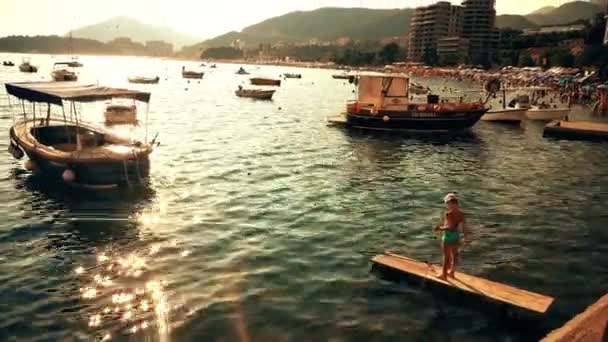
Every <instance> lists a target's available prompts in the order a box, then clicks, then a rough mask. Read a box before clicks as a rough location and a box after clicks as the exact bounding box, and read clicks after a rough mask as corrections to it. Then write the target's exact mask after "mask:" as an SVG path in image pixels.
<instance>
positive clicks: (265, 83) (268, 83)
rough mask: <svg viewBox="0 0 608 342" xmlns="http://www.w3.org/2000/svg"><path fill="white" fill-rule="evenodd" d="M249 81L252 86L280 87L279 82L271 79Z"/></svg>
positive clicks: (254, 78) (260, 78) (251, 79)
mask: <svg viewBox="0 0 608 342" xmlns="http://www.w3.org/2000/svg"><path fill="white" fill-rule="evenodd" d="M249 81H250V82H251V84H253V85H260V86H277V87H280V86H281V80H274V79H272V78H263V77H253V78H250V79H249Z"/></svg>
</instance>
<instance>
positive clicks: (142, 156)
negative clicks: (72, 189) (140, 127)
mask: <svg viewBox="0 0 608 342" xmlns="http://www.w3.org/2000/svg"><path fill="white" fill-rule="evenodd" d="M5 86H6V91H7V93H8V94H9V95H10V96H12V97H15V98H17V99H18V100H19V105H17V106H13V107H17V108H19V109H22V110H23V113H19V114H18V115H19V116H21V114H22V115H23V117H22V119H20V120H19V121H16V122H15V124H14V125H13V126H12V127H11V129H10V144H9V152H10V153H11V154H12V155H13V157H15V158H16V159H21V158H22V157H23V156H24V155H27V157H28V158H29V160H28V161H27V162H26V163H25V167H26V169H28V170H30V171H34V172H36V173H39V174H40V175H43V176H44V177H45V179H48V180H56V181H60V182H63V183H64V184H66V185H71V186H76V187H79V188H86V189H94V190H98V189H107V188H118V187H123V186H125V185H133V184H137V183H143V181H144V179H145V178H146V177H147V176H148V174H149V169H150V160H149V156H150V153H152V150H153V145H154V140H153V141H152V142H148V134H147V117H148V115H147V111H146V127H145V138H144V141H143V142H142V141H137V140H132V139H128V138H124V137H121V136H118V135H116V134H114V133H112V132H110V131H109V130H106V129H103V128H98V127H95V126H93V125H92V124H88V123H85V122H83V121H82V119H81V113H79V112H78V109H77V106H76V103H89V102H98V101H106V100H111V99H114V98H123V99H131V100H133V101H139V102H142V103H145V104H146V105H147V104H148V103H149V102H150V93H147V92H142V91H136V90H129V89H120V88H110V87H103V86H99V85H94V84H78V83H74V82H69V83H67V82H31V83H6V85H5ZM12 97H9V98H12ZM26 102H27V103H28V104H27V105H26ZM30 105H31V112H29V113H28V112H26V107H30ZM66 107H67V110H66ZM78 107H80V106H78ZM57 108H60V111H59V112H58V113H53V111H57V110H56V109H57ZM37 114H38V116H37ZM15 119H16V117H15Z"/></svg>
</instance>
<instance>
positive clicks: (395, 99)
mask: <svg viewBox="0 0 608 342" xmlns="http://www.w3.org/2000/svg"><path fill="white" fill-rule="evenodd" d="M358 83H359V84H358V88H359V94H358V97H357V102H358V103H359V105H360V106H361V107H366V106H367V107H374V108H376V109H385V110H391V109H393V110H399V109H404V106H406V105H407V104H408V102H409V78H408V77H407V76H405V75H372V74H369V75H361V76H359V79H358Z"/></svg>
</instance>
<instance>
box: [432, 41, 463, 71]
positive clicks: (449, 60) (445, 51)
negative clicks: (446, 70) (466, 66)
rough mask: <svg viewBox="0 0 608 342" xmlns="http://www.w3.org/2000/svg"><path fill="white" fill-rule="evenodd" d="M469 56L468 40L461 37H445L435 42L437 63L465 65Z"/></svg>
mask: <svg viewBox="0 0 608 342" xmlns="http://www.w3.org/2000/svg"><path fill="white" fill-rule="evenodd" d="M468 55H469V40H468V39H466V38H461V37H446V38H441V39H439V40H438V41H437V56H438V57H439V63H441V64H444V65H455V64H461V63H465V62H466V60H467V58H468Z"/></svg>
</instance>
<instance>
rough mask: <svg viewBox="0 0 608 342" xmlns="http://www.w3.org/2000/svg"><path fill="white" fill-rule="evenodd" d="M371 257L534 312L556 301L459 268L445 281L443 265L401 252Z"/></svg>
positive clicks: (443, 284)
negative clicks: (442, 270)
mask: <svg viewBox="0 0 608 342" xmlns="http://www.w3.org/2000/svg"><path fill="white" fill-rule="evenodd" d="M371 261H372V263H374V264H375V265H381V266H383V267H387V268H389V269H391V270H392V271H396V272H400V273H403V274H405V275H409V276H414V277H416V278H419V279H420V280H423V281H426V282H429V283H430V284H434V285H437V286H439V287H442V288H446V289H452V290H455V291H457V292H460V293H465V294H469V295H474V296H477V297H482V299H487V300H490V301H494V302H499V303H501V304H506V305H508V306H510V307H516V308H518V309H523V310H524V311H526V312H532V313H534V314H544V313H545V312H546V311H547V310H548V309H549V307H550V306H551V304H552V303H553V298H552V297H548V296H544V295H541V294H538V293H533V292H529V291H526V290H521V289H518V288H515V287H512V286H509V285H505V284H501V283H497V282H494V281H491V280H487V279H482V278H478V277H475V276H471V275H468V274H464V273H461V272H456V277H455V279H453V278H448V280H447V281H445V280H442V279H439V278H437V273H439V272H440V271H441V266H439V265H431V264H427V263H424V262H420V261H417V260H414V259H410V258H407V257H404V256H400V255H397V254H391V253H386V254H381V255H376V256H375V257H373V258H372V260H371Z"/></svg>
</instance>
